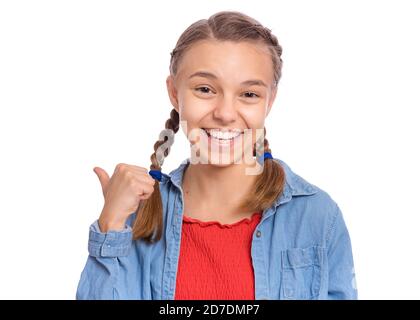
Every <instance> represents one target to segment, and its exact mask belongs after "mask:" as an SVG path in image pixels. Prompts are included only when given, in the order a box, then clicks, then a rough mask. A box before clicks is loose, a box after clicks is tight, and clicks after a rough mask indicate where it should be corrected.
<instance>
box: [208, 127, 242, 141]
mask: <svg viewBox="0 0 420 320" xmlns="http://www.w3.org/2000/svg"><path fill="white" fill-rule="evenodd" d="M206 132H207V133H208V134H209V135H210V136H211V137H212V138H215V139H220V140H231V139H234V138H236V137H238V136H239V135H240V134H241V133H242V131H240V130H232V131H221V130H219V129H210V130H209V129H206Z"/></svg>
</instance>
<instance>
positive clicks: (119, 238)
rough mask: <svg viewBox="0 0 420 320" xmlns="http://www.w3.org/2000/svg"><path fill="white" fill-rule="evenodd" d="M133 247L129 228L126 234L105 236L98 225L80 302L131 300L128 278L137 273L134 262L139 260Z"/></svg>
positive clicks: (92, 233)
mask: <svg viewBox="0 0 420 320" xmlns="http://www.w3.org/2000/svg"><path fill="white" fill-rule="evenodd" d="M132 245H133V240H132V229H131V227H130V226H129V225H126V226H125V229H124V230H122V231H108V232H107V233H103V232H101V231H100V229H99V226H98V221H95V222H94V223H93V224H92V225H91V226H90V230H89V242H88V251H89V256H88V259H87V262H86V264H85V267H84V269H83V271H82V274H81V277H80V280H79V284H78V287H77V293H76V299H77V300H81V299H89V300H93V299H107V300H111V299H121V298H122V299H127V298H130V295H129V292H130V291H131V290H130V283H129V282H128V281H127V279H128V277H127V274H128V273H129V272H130V270H132V269H133V261H132V260H133V259H135V257H133V255H132V253H133V251H134V250H132V248H131V247H132ZM130 253H131V254H130ZM131 274H133V273H131ZM134 274H136V273H134ZM132 280H134V279H132ZM133 282H134V283H135V281H132V283H133ZM132 294H133V292H132Z"/></svg>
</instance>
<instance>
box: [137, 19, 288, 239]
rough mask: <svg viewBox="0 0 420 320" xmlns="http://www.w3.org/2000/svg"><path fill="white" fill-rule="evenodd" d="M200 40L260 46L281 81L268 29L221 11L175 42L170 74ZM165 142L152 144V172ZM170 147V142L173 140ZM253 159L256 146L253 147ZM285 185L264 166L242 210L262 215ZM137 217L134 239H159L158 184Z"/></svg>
mask: <svg viewBox="0 0 420 320" xmlns="http://www.w3.org/2000/svg"><path fill="white" fill-rule="evenodd" d="M200 40H221V41H224V40H225V41H226V40H228V41H236V42H239V41H249V42H259V43H263V44H264V45H266V46H267V47H268V49H269V52H270V54H271V57H272V62H273V70H274V81H273V86H274V87H277V85H278V82H279V79H280V77H281V69H282V65H283V61H282V59H281V54H282V47H281V46H280V45H279V43H278V40H277V38H276V36H275V35H273V34H272V33H271V30H270V29H267V28H266V27H264V26H262V25H261V24H260V23H259V22H258V21H257V20H255V19H253V18H251V17H249V16H247V15H245V14H243V13H240V12H237V11H221V12H217V13H215V14H213V15H212V16H210V17H209V18H208V19H201V20H198V21H196V22H195V23H193V24H192V25H190V26H189V27H188V28H187V29H186V30H185V31H184V32H183V33H182V34H181V36H180V38H179V39H178V41H177V43H176V46H175V48H174V49H173V51H172V52H171V60H170V66H169V71H170V74H171V75H173V76H175V75H176V74H177V70H178V66H179V63H180V60H181V59H182V56H183V53H184V52H185V51H186V50H188V48H190V47H191V46H192V45H193V44H194V43H196V42H198V41H200ZM165 129H171V130H173V132H174V134H175V133H176V132H177V131H178V129H179V115H178V112H177V111H176V110H175V109H172V110H171V113H170V118H169V119H168V120H167V121H166V123H165ZM265 136H266V129H265V128H264V152H270V153H271V149H270V148H269V144H268V140H267V139H266V138H265ZM167 140H168V137H166V136H165V139H164V140H163V141H162V140H158V141H157V142H156V143H155V144H154V152H153V154H152V155H151V157H150V160H151V162H152V164H151V165H150V169H151V170H161V165H162V163H163V160H161V159H159V160H161V161H158V159H157V156H156V152H157V150H158V148H159V147H160V146H161V145H162V144H164V143H165V142H166V141H167ZM172 143H173V140H172ZM169 151H170V148H168V149H166V150H165V151H164V157H166V156H168V154H169ZM254 156H255V146H254ZM284 181H285V174H284V170H283V168H282V167H281V165H280V164H279V163H277V162H276V161H275V160H273V159H267V160H265V162H264V166H263V172H262V173H261V174H259V175H258V178H257V180H256V183H255V186H254V192H251V195H252V196H250V197H247V198H246V199H244V202H243V204H242V206H241V208H242V209H244V210H248V211H253V212H257V211H262V210H265V209H267V208H269V207H270V206H271V205H272V204H273V202H274V201H275V200H276V199H277V197H278V196H279V195H280V194H281V193H282V192H283V187H284ZM136 213H137V216H136V219H135V221H134V224H133V238H134V239H143V240H145V241H147V242H154V241H158V240H159V239H160V238H161V237H162V232H163V231H162V229H163V208H162V198H161V194H160V188H159V183H155V186H154V192H153V194H152V195H151V196H150V198H149V199H147V200H145V201H141V202H140V204H139V207H138V209H137V212H136Z"/></svg>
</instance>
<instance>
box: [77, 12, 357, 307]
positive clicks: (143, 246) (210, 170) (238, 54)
mask: <svg viewBox="0 0 420 320" xmlns="http://www.w3.org/2000/svg"><path fill="white" fill-rule="evenodd" d="M281 55H282V47H281V46H280V45H279V43H278V40H277V38H276V36H275V35H274V34H272V33H271V30H270V29H268V28H266V27H264V26H262V25H261V24H260V23H259V22H258V21H256V20H255V19H253V18H251V17H249V16H247V15H245V14H242V13H239V12H235V11H223V12H218V13H216V14H214V15H212V16H211V17H210V18H209V19H203V20H199V21H197V22H195V23H193V24H192V25H190V26H189V27H188V28H187V29H186V30H185V31H184V32H183V33H182V35H181V37H180V38H179V40H178V42H177V44H176V47H175V49H174V50H173V51H172V52H171V60H170V68H169V69H170V74H169V76H168V78H167V81H166V85H167V89H168V94H169V98H170V101H171V103H172V105H173V109H172V110H171V112H170V118H169V119H168V120H167V121H166V125H165V128H166V129H165V130H164V131H163V132H162V134H161V139H159V141H157V142H156V143H155V145H154V149H155V152H154V153H153V154H152V156H151V165H150V171H149V170H147V169H146V168H142V167H139V166H136V165H130V164H124V163H120V164H118V165H117V166H116V168H115V171H114V172H113V174H112V176H111V177H109V175H108V174H107V172H106V171H105V170H103V169H101V168H99V167H95V168H94V171H95V173H96V175H97V176H98V178H99V181H100V183H101V186H102V191H103V195H104V199H105V201H104V206H103V209H102V212H101V214H100V216H99V219H98V220H97V221H95V222H94V223H93V224H92V225H91V226H90V232H89V243H88V251H89V256H88V259H87V262H86V265H85V267H84V269H83V272H82V275H81V278H80V282H79V285H78V288H77V295H76V297H77V299H249V300H252V299H356V298H357V289H356V284H355V278H354V267H353V258H352V249H351V243H350V237H349V233H348V231H347V228H346V224H345V222H344V219H343V215H342V213H341V211H340V209H339V207H338V206H337V204H336V203H335V202H334V200H332V199H331V197H330V196H329V195H328V194H327V193H326V192H325V191H323V190H321V189H320V188H318V187H316V186H315V185H313V184H310V183H309V182H307V181H306V180H304V179H303V178H301V177H300V176H299V175H297V174H296V173H294V172H293V171H292V170H291V169H290V167H289V166H288V165H287V164H286V163H285V162H284V161H282V160H280V159H278V158H276V157H273V155H272V153H271V150H270V148H269V145H268V141H267V139H266V138H265V137H266V130H265V125H264V122H265V119H266V117H267V116H268V115H269V113H270V110H271V108H272V105H273V102H274V100H275V97H276V93H277V87H278V83H279V79H280V76H281V69H282V58H281ZM180 127H181V128H182V130H183V131H184V133H185V134H186V136H187V138H188V140H189V142H190V146H191V155H190V157H189V158H187V159H186V160H185V161H184V162H183V163H181V165H180V166H179V167H178V168H176V169H175V170H173V171H172V172H171V173H169V174H165V173H163V172H162V171H161V167H162V164H163V160H164V158H165V157H166V156H167V155H168V154H169V151H170V146H171V144H172V143H173V135H174V134H175V133H176V132H177V131H178V130H179V128H180ZM250 133H251V134H250ZM259 135H260V136H261V139H259V138H258V136H259Z"/></svg>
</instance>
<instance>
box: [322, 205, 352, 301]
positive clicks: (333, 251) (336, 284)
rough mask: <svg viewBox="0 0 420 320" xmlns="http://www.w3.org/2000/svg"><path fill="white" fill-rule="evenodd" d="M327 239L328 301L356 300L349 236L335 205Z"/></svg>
mask: <svg viewBox="0 0 420 320" xmlns="http://www.w3.org/2000/svg"><path fill="white" fill-rule="evenodd" d="M335 208H336V211H335V215H334V217H333V222H332V226H331V229H330V231H329V238H328V241H327V243H328V266H329V280H328V299H342V300H344V299H357V297H358V292H357V287H356V279H355V272H354V263H353V255H352V247H351V241H350V235H349V233H348V230H347V227H346V224H345V222H344V218H343V215H342V213H341V210H340V208H339V207H338V206H337V205H335Z"/></svg>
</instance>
